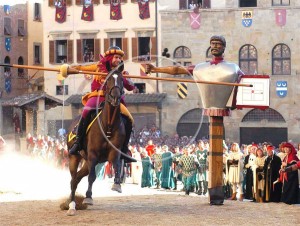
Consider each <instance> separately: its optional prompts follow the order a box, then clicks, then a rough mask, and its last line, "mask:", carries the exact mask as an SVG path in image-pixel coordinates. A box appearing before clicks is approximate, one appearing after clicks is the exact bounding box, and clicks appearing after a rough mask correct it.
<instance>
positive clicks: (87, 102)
mask: <svg viewBox="0 0 300 226" xmlns="http://www.w3.org/2000/svg"><path fill="white" fill-rule="evenodd" d="M123 56H124V52H123V50H121V48H119V47H118V46H111V47H109V48H108V50H107V51H106V52H105V53H104V55H103V56H102V55H100V58H101V59H100V61H99V62H98V64H91V65H85V66H83V65H77V66H72V69H75V70H82V71H93V72H104V73H109V72H111V71H112V70H117V71H119V72H121V73H122V74H123V75H126V74H128V72H126V71H124V63H123ZM104 82H105V76H101V75H94V79H93V82H92V84H91V91H92V92H90V93H88V94H86V95H85V96H83V98H82V103H83V105H84V108H83V112H82V115H81V116H82V117H81V119H80V122H79V125H78V129H77V135H76V140H75V142H74V144H73V145H72V147H71V148H70V150H69V153H70V154H72V155H76V154H78V151H80V149H81V148H82V147H81V143H82V140H83V137H84V134H85V131H86V128H87V125H88V123H89V122H88V119H87V118H88V117H87V116H88V114H89V111H90V110H91V109H95V108H96V106H97V104H100V103H102V102H103V101H104V100H105V89H106V87H105V85H104V86H103V84H104ZM123 84H124V87H125V88H126V89H127V90H128V91H132V90H133V89H134V88H135V86H134V83H133V82H132V81H131V80H130V79H129V78H125V77H123ZM121 113H122V115H123V116H125V117H126V122H125V130H126V137H125V142H124V146H123V147H122V152H123V153H125V154H130V151H129V149H128V143H129V139H130V134H131V131H132V124H133V118H132V116H131V114H130V112H129V111H128V109H127V108H126V107H125V102H124V96H122V98H121ZM121 158H124V160H125V161H126V162H133V161H134V160H133V159H132V158H128V157H127V155H122V156H121Z"/></svg>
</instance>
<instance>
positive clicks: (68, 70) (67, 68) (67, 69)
mask: <svg viewBox="0 0 300 226" xmlns="http://www.w3.org/2000/svg"><path fill="white" fill-rule="evenodd" d="M0 66H2V67H13V68H25V69H33V70H42V71H54V72H58V73H60V76H58V77H57V79H59V80H63V79H65V78H66V76H64V75H62V74H66V75H69V74H88V75H102V76H107V73H103V72H92V71H81V70H76V69H74V68H72V67H70V65H67V64H64V65H62V66H61V67H60V68H47V67H39V66H30V65H19V64H0ZM123 76H124V77H125V78H135V79H146V80H147V79H148V80H157V81H167V82H187V83H203V84H211V85H225V86H244V87H253V85H252V84H241V83H231V82H214V81H203V80H194V79H176V78H160V77H150V76H140V75H123Z"/></svg>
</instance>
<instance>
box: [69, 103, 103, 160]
mask: <svg viewBox="0 0 300 226" xmlns="http://www.w3.org/2000/svg"><path fill="white" fill-rule="evenodd" d="M96 104H97V98H90V99H89V100H88V101H87V103H86V105H85V107H84V109H83V112H82V115H81V118H80V121H79V125H78V128H77V134H76V138H75V142H74V144H73V145H72V147H71V148H70V149H69V153H70V154H71V155H76V154H78V152H79V151H80V150H81V149H82V142H83V138H84V135H85V134H86V129H87V126H88V121H89V120H88V119H89V112H90V110H91V109H92V108H95V106H96Z"/></svg>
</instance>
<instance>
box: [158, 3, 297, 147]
mask: <svg viewBox="0 0 300 226" xmlns="http://www.w3.org/2000/svg"><path fill="white" fill-rule="evenodd" d="M164 2H165V7H164V9H163V10H161V11H160V12H159V15H160V19H159V21H160V23H161V25H160V26H159V27H160V30H159V32H160V33H161V48H162V49H164V48H168V51H169V53H170V55H171V57H170V58H169V59H165V60H163V61H162V62H161V65H162V66H166V65H172V64H173V63H174V62H180V63H181V64H184V65H188V64H197V63H199V62H203V61H206V60H208V59H209V54H208V53H209V39H210V37H211V36H212V35H223V36H224V37H225V38H226V41H227V47H226V50H225V60H227V61H229V62H234V63H236V64H238V65H240V67H241V68H242V69H243V70H246V72H245V73H247V74H257V75H269V76H270V109H268V110H266V111H261V110H258V109H247V108H244V109H242V110H234V111H232V114H231V116H230V117H225V120H224V125H225V133H226V139H227V140H230V141H236V142H244V143H250V142H252V141H253V142H263V141H271V142H273V143H274V144H276V145H277V144H278V143H280V142H281V141H285V140H292V141H294V142H299V141H300V137H299V132H300V124H299V120H300V117H299V116H298V109H299V100H300V96H299V95H300V92H299V85H298V84H299V79H300V76H299V71H300V64H299V60H300V59H299V54H297V50H298V48H299V45H300V37H299V35H298V29H299V23H298V22H297V21H299V19H300V18H299V17H300V1H299V0H296V1H267V0H265V1H264V0H262V1H257V3H256V1H250V2H253V4H254V3H255V6H252V7H240V5H241V2H242V1H213V0H212V1H211V6H214V8H213V7H211V8H209V9H207V8H205V9H204V8H200V9H199V12H197V14H196V15H199V18H200V20H199V23H200V27H199V28H198V29H193V28H192V27H191V20H190V14H191V13H192V12H193V10H191V9H182V10H178V5H179V4H180V2H181V1H177V7H176V3H175V4H173V5H172V6H170V7H168V4H167V2H166V1H162V5H164V4H163V3H164ZM218 3H220V4H218ZM245 13H251V14H248V16H249V15H250V16H251V18H250V17H248V18H246V19H251V20H252V21H250V22H251V23H252V24H251V26H244V25H243V23H245V21H242V20H243V19H245V15H246V17H247V14H245ZM243 16H244V17H243ZM199 18H198V19H199ZM248 22H249V20H248ZM248 25H249V24H248ZM245 48H246V49H247V48H248V49H247V50H246V51H245ZM180 49H184V51H185V53H187V54H186V55H184V54H182V55H181V56H180V54H179V58H178V51H179V50H180ZM251 51H252V53H253V51H254V52H255V54H254V55H251ZM245 52H246V53H248V54H249V53H250V56H248V57H245V56H244V55H243V54H244V53H245ZM252 58H253V59H252ZM245 59H246V61H247V60H248V63H249V64H248V66H249V65H251V60H254V65H255V66H254V67H253V68H251V67H252V66H249V67H248V68H247V63H246V66H245V64H244V63H243V60H245ZM252 63H253V62H252ZM278 63H279V65H278ZM278 67H279V68H278ZM253 69H255V70H253ZM251 70H252V71H251ZM164 76H165V75H164ZM181 77H182V78H184V76H181ZM278 82H287V94H286V96H284V97H283V96H279V95H278V93H277V92H276V84H277V83H278ZM187 90H188V94H187V96H186V98H184V99H180V98H179V97H178V94H177V84H176V83H175V84H163V85H162V90H161V91H162V92H166V93H168V96H167V97H166V99H165V102H164V106H163V110H162V115H163V120H162V121H163V125H162V127H163V128H162V130H163V131H176V130H177V132H179V133H180V131H178V125H179V124H180V123H181V120H183V119H184V120H185V121H187V123H191V124H190V125H192V124H195V122H194V121H193V120H188V119H187V118H185V117H184V116H185V115H187V114H188V113H192V112H193V111H195V110H196V109H197V108H200V109H201V107H202V101H201V97H200V95H199V92H198V90H197V86H196V85H195V84H192V83H189V84H187ZM174 109H176V111H174ZM199 120H200V121H201V120H202V119H201V118H200V119H199ZM201 122H203V125H204V126H205V125H206V124H205V123H207V119H205V118H203V120H202V121H201Z"/></svg>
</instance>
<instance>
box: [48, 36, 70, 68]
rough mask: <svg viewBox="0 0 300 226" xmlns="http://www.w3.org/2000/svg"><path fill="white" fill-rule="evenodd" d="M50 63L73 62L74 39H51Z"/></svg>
mask: <svg viewBox="0 0 300 226" xmlns="http://www.w3.org/2000/svg"><path fill="white" fill-rule="evenodd" d="M49 63H50V64H63V63H68V64H72V63H73V40H53V41H49Z"/></svg>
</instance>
